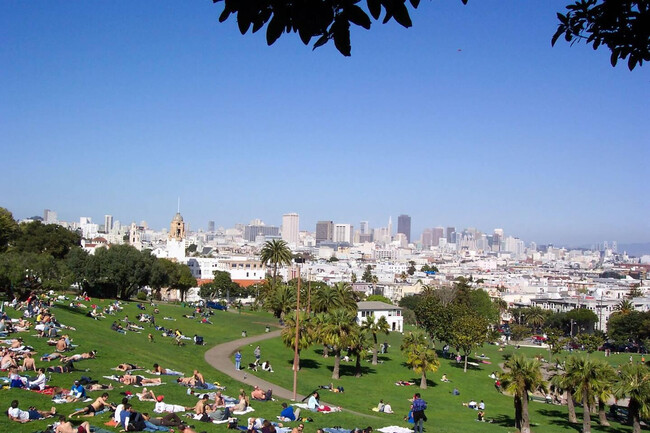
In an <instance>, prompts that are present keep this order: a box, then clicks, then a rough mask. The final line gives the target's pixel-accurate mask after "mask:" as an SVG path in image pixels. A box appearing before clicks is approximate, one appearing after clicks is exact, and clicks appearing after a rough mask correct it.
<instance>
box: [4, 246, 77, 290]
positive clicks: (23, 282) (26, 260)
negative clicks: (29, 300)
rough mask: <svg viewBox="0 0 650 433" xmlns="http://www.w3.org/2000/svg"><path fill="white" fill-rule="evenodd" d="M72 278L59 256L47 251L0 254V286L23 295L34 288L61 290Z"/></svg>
mask: <svg viewBox="0 0 650 433" xmlns="http://www.w3.org/2000/svg"><path fill="white" fill-rule="evenodd" d="M73 281H74V276H73V275H72V272H70V270H69V269H68V268H67V266H65V263H64V262H63V261H61V260H56V259H54V257H52V256H50V255H48V254H37V253H31V252H24V253H18V252H15V251H13V252H9V253H5V254H0V287H2V288H6V289H8V291H9V293H10V294H17V295H18V297H19V298H20V299H23V298H25V297H26V296H27V295H28V294H29V293H30V292H31V291H33V290H37V291H38V290H62V289H67V288H68V287H70V284H72V282H73Z"/></svg>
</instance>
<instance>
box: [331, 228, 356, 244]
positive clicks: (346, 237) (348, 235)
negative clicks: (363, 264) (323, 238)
mask: <svg viewBox="0 0 650 433" xmlns="http://www.w3.org/2000/svg"><path fill="white" fill-rule="evenodd" d="M332 241H333V242H347V243H349V244H351V243H352V226H351V225H350V224H334V233H333V235H332Z"/></svg>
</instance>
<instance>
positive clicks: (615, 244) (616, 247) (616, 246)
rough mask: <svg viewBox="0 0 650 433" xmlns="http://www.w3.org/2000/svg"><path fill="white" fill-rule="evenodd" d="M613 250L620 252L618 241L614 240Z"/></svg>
mask: <svg viewBox="0 0 650 433" xmlns="http://www.w3.org/2000/svg"><path fill="white" fill-rule="evenodd" d="M612 252H613V253H618V242H617V241H612Z"/></svg>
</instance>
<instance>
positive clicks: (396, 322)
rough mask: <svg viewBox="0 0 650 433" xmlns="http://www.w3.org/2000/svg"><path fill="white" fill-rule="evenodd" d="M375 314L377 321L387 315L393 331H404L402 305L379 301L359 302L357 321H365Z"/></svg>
mask: <svg viewBox="0 0 650 433" xmlns="http://www.w3.org/2000/svg"><path fill="white" fill-rule="evenodd" d="M372 315H374V316H375V321H376V320H378V319H379V318H380V317H385V318H386V321H387V322H388V326H390V330H391V331H396V332H402V331H403V330H404V317H403V316H402V307H398V306H397V305H389V304H386V303H384V302H378V301H364V302H357V321H358V322H359V323H363V322H365V321H366V320H367V317H369V316H372Z"/></svg>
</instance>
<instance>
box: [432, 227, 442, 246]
mask: <svg viewBox="0 0 650 433" xmlns="http://www.w3.org/2000/svg"><path fill="white" fill-rule="evenodd" d="M444 237H445V229H444V228H443V227H435V228H434V229H433V239H432V241H431V245H433V246H434V247H437V246H440V239H442V238H444Z"/></svg>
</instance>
